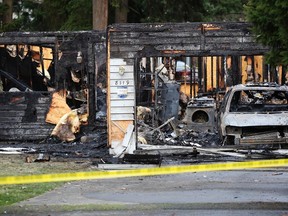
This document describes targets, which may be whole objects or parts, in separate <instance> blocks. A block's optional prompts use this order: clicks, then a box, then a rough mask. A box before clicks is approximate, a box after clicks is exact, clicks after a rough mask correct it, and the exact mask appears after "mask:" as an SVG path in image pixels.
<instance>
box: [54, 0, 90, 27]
mask: <svg viewBox="0 0 288 216" xmlns="http://www.w3.org/2000/svg"><path fill="white" fill-rule="evenodd" d="M66 8H67V13H68V14H69V16H68V18H67V20H66V21H65V23H64V24H63V25H62V26H61V28H60V30H69V31H72V30H89V29H90V30H91V29H92V1H91V0H71V1H69V3H68V4H67V7H66Z"/></svg>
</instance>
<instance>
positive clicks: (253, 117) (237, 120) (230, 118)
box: [222, 112, 288, 127]
mask: <svg viewBox="0 0 288 216" xmlns="http://www.w3.org/2000/svg"><path fill="white" fill-rule="evenodd" d="M281 125H288V112H281V113H276V114H275V113H273V114H271V113H269V114H267V113H265V114H262V113H259V114H258V113H227V114H225V115H224V116H223V118H222V126H235V127H247V126H281Z"/></svg>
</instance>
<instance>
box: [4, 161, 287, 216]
mask: <svg viewBox="0 0 288 216" xmlns="http://www.w3.org/2000/svg"><path fill="white" fill-rule="evenodd" d="M18 214H20V215H51V216H52V215H63V216H66V215H67V216H68V215H70V216H74V215H84V216H86V215H87V216H90V215H100V216H102V215H103V216H104V215H105V216H106V215H120V216H121V215H123V216H124V215H125V216H130V215H131V216H132V215H169V216H170V215H171V216H172V215H173V216H174V215H175V216H176V215H183V216H184V215H217V216H218V215H232V216H234V215H241V216H242V215H261V216H266V215H267V216H268V215H273V216H274V215H279V216H288V167H287V168H278V169H276V168H275V169H262V170H259V169H258V170H241V171H221V172H199V173H188V174H179V175H165V176H148V177H133V178H118V179H106V180H89V181H75V182H70V183H66V184H65V185H64V186H63V187H60V188H58V189H55V190H53V191H50V192H47V193H45V194H43V195H41V196H38V197H35V198H32V199H29V200H27V201H24V202H20V203H17V204H15V205H13V206H12V207H11V208H9V209H7V211H6V212H5V215H18Z"/></svg>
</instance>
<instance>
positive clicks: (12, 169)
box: [0, 155, 90, 207]
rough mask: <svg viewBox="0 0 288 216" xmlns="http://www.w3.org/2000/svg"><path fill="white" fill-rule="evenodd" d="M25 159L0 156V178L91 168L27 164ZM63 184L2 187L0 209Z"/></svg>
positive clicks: (70, 163)
mask: <svg viewBox="0 0 288 216" xmlns="http://www.w3.org/2000/svg"><path fill="white" fill-rule="evenodd" d="M25 157H26V156H25V155H0V163H1V169H0V176H17V175H33V174H46V173H62V172H76V171H88V170H89V167H90V166H88V165H87V163H75V162H51V161H49V162H42V163H35V162H34V163H26V162H25V161H26V160H25ZM63 184H64V183H63V182H51V183H39V184H25V185H23V184H21V185H0V207H1V206H7V205H11V204H13V203H17V202H20V201H22V200H26V199H29V198H32V197H35V196H38V195H40V194H43V193H45V192H47V191H50V190H53V189H55V188H56V187H59V186H61V185H63Z"/></svg>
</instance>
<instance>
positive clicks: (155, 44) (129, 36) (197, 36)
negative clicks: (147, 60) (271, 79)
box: [109, 22, 268, 59]
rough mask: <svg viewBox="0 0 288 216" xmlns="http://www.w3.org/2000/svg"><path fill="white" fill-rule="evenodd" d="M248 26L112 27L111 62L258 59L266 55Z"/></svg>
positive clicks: (131, 25) (183, 24)
mask: <svg viewBox="0 0 288 216" xmlns="http://www.w3.org/2000/svg"><path fill="white" fill-rule="evenodd" d="M250 28H251V24H249V23H244V22H235V23H216V22H215V23H165V24H162V23H159V24H157V23H156V24H139V23H137V24H115V25H112V26H110V28H109V41H110V46H111V47H110V53H111V57H112V58H128V59H129V58H134V57H135V56H136V55H137V54H139V53H138V52H139V51H141V57H143V56H145V57H151V56H165V55H166V56H171V55H174V56H176V55H178V56H181V55H186V56H221V55H223V56H224V55H261V54H264V53H266V52H267V51H268V48H267V47H264V46H262V45H260V44H258V43H256V42H255V39H254V38H253V35H252V33H251V31H250Z"/></svg>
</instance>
